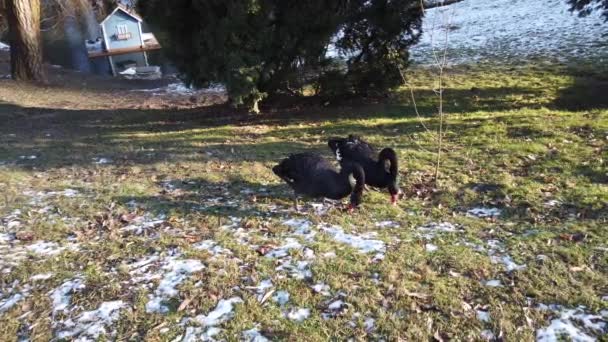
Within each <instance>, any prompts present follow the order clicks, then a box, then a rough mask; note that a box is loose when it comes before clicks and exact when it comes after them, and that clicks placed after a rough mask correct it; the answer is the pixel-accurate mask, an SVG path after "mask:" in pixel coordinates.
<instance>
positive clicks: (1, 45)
mask: <svg viewBox="0 0 608 342" xmlns="http://www.w3.org/2000/svg"><path fill="white" fill-rule="evenodd" d="M10 49H11V47H10V46H9V45H8V44H4V43H3V42H0V51H10Z"/></svg>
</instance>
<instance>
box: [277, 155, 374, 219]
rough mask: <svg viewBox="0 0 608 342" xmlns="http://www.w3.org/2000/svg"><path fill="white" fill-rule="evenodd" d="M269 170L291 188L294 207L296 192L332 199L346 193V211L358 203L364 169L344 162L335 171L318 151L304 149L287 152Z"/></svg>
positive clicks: (342, 196) (363, 178)
mask: <svg viewBox="0 0 608 342" xmlns="http://www.w3.org/2000/svg"><path fill="white" fill-rule="evenodd" d="M272 171H273V172H274V173H275V174H276V175H277V176H279V178H281V179H282V180H283V181H285V182H286V183H287V184H288V185H289V186H290V187H291V188H292V189H293V190H294V193H295V204H296V210H298V202H297V196H298V195H304V196H308V197H313V198H314V197H325V198H330V199H334V200H338V199H342V198H344V197H346V196H348V195H350V205H349V207H348V209H349V211H352V210H354V209H355V208H356V207H357V206H358V205H359V204H360V203H361V197H362V194H363V188H364V186H365V173H364V172H363V168H361V166H359V165H357V164H355V163H344V164H343V165H342V168H341V170H340V172H338V171H336V169H335V168H334V166H333V165H332V164H331V163H330V162H329V161H327V160H326V159H324V158H323V157H321V156H320V155H318V154H315V153H309V152H307V153H298V154H291V155H289V157H288V158H285V159H283V160H282V161H281V162H280V163H279V164H278V165H276V166H274V167H273V168H272Z"/></svg>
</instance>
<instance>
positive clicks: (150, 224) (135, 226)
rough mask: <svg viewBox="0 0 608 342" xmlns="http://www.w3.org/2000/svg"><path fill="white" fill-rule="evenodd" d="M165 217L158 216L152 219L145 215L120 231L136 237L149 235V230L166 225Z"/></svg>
mask: <svg viewBox="0 0 608 342" xmlns="http://www.w3.org/2000/svg"><path fill="white" fill-rule="evenodd" d="M165 219H166V217H165V215H163V214H161V215H157V216H154V217H152V216H151V215H150V214H145V215H143V216H139V217H137V218H135V219H134V220H133V221H132V222H131V223H130V224H129V225H128V226H126V227H123V228H121V229H120V231H122V232H125V233H133V234H135V235H144V234H147V233H148V231H149V230H151V229H154V228H156V227H158V226H160V225H162V224H163V223H165Z"/></svg>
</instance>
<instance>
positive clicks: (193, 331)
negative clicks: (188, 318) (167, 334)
mask: <svg viewBox="0 0 608 342" xmlns="http://www.w3.org/2000/svg"><path fill="white" fill-rule="evenodd" d="M221 332H222V329H220V328H215V327H210V328H208V329H203V328H195V327H188V328H186V334H185V335H184V338H183V339H182V342H200V341H215V339H214V338H213V337H214V336H217V335H218V334H219V333H221ZM176 340H177V339H176ZM176 340H173V341H176Z"/></svg>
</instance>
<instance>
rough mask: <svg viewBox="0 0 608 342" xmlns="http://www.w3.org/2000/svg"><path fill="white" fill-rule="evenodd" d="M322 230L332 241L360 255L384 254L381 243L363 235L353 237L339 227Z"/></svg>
mask: <svg viewBox="0 0 608 342" xmlns="http://www.w3.org/2000/svg"><path fill="white" fill-rule="evenodd" d="M322 230H323V231H324V232H325V233H327V234H328V235H330V236H331V237H332V238H333V239H334V240H336V241H338V242H341V243H344V244H347V245H350V246H351V247H353V248H355V249H358V250H359V251H360V252H362V253H372V252H375V253H377V252H380V253H384V252H385V251H386V247H385V244H384V242H383V241H381V240H375V239H369V238H367V237H366V236H365V235H354V234H348V233H345V232H344V230H342V228H341V227H339V226H325V227H322Z"/></svg>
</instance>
